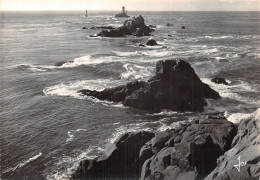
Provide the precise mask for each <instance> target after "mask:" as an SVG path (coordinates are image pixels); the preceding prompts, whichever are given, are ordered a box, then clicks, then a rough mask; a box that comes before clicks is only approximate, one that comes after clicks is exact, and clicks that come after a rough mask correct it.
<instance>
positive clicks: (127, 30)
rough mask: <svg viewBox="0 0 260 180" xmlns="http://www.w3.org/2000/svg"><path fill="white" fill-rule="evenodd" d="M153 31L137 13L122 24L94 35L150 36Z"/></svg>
mask: <svg viewBox="0 0 260 180" xmlns="http://www.w3.org/2000/svg"><path fill="white" fill-rule="evenodd" d="M152 31H154V30H153V29H151V28H150V27H149V26H147V25H145V23H144V18H143V17H142V16H141V15H139V16H137V17H132V18H131V19H128V20H126V21H125V22H124V24H123V25H122V26H120V27H118V28H116V29H110V30H109V31H108V30H102V31H101V32H100V33H98V34H97V35H96V36H101V37H123V36H125V35H134V36H150V35H151V32H152Z"/></svg>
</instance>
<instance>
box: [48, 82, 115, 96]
mask: <svg viewBox="0 0 260 180" xmlns="http://www.w3.org/2000/svg"><path fill="white" fill-rule="evenodd" d="M113 85H114V81H113V80H111V79H95V80H82V81H73V82H66V83H60V84H57V85H54V86H50V87H46V88H44V90H43V93H44V94H45V95H56V96H72V97H75V98H79V99H84V96H81V95H80V93H78V92H77V91H79V90H82V89H89V90H97V91H102V90H104V89H105V88H107V87H112V86H113Z"/></svg>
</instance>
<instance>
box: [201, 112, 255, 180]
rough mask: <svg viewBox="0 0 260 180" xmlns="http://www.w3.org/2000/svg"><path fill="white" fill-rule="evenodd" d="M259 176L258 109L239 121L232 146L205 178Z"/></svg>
mask: <svg viewBox="0 0 260 180" xmlns="http://www.w3.org/2000/svg"><path fill="white" fill-rule="evenodd" d="M239 162H240V163H239ZM242 162H243V163H242ZM234 165H238V166H236V167H235V166H234ZM239 165H240V166H239ZM238 168H239V169H238ZM259 178H260V109H258V110H257V111H256V112H255V113H254V114H253V116H252V117H251V118H248V119H246V120H243V121H241V122H240V124H239V126H238V132H237V135H236V136H235V138H234V140H233V142H232V148H231V149H230V150H229V151H227V152H226V153H225V154H224V155H223V156H221V157H220V158H219V159H218V163H217V167H216V168H215V170H214V171H212V172H211V173H210V175H208V176H207V178H206V180H213V179H215V180H218V179H221V180H239V179H241V180H242V179H243V180H244V179H250V180H254V179H255V180H258V179H259Z"/></svg>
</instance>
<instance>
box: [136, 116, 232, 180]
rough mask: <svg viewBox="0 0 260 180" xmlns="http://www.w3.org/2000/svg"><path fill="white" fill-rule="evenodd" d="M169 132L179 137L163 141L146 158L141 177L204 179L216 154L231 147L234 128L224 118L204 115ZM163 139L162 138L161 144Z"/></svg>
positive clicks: (210, 169) (214, 161)
mask: <svg viewBox="0 0 260 180" xmlns="http://www.w3.org/2000/svg"><path fill="white" fill-rule="evenodd" d="M171 134H172V138H176V137H178V139H179V140H178V141H176V143H175V144H174V146H173V147H168V146H167V145H166V144H165V145H164V147H163V148H161V150H160V151H159V152H156V153H155V155H154V156H152V157H151V158H150V159H148V160H146V162H145V163H144V165H143V167H142V168H143V170H142V172H143V175H142V178H141V179H142V180H143V179H145V178H146V179H156V178H162V179H182V178H184V177H185V178H186V179H203V178H204V177H205V176H207V175H208V174H209V173H210V172H211V171H212V170H213V169H214V168H215V166H216V160H217V158H218V157H219V156H220V155H222V154H223V153H224V152H225V151H226V150H227V149H229V148H230V146H231V142H232V139H233V137H234V136H235V134H236V128H235V126H234V125H233V124H232V123H230V122H228V121H227V120H226V119H221V118H214V117H207V118H202V119H201V120H199V121H198V122H192V123H188V124H186V125H185V126H181V127H180V128H177V129H175V130H173V131H172V132H171ZM155 137H156V136H155ZM166 139H168V138H162V141H163V142H162V143H161V144H164V142H165V140H166ZM153 140H154V138H153V139H152V140H151V142H152V141H153ZM148 162H149V163H148ZM169 169H174V171H172V172H170V171H169Z"/></svg>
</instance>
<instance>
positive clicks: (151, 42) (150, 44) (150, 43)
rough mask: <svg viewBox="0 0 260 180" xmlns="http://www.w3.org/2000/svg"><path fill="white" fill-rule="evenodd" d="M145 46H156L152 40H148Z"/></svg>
mask: <svg viewBox="0 0 260 180" xmlns="http://www.w3.org/2000/svg"><path fill="white" fill-rule="evenodd" d="M146 45H147V46H156V45H158V44H157V42H156V41H155V40H154V39H149V40H148V41H147V43H146Z"/></svg>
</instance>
